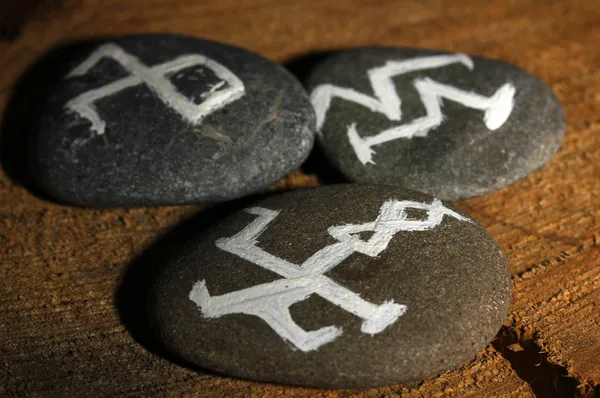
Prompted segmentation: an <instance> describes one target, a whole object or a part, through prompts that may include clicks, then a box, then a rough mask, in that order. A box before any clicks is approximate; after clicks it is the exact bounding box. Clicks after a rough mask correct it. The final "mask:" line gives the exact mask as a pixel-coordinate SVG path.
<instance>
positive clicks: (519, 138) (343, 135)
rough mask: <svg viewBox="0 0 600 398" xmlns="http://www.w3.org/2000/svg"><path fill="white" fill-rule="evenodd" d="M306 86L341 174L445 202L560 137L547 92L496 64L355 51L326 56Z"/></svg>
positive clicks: (485, 188)
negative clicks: (416, 191) (388, 185)
mask: <svg viewBox="0 0 600 398" xmlns="http://www.w3.org/2000/svg"><path fill="white" fill-rule="evenodd" d="M306 85H307V88H308V90H309V92H310V93H311V100H312V102H313V105H314V106H315V110H316V113H317V130H320V136H318V143H319V144H320V146H321V148H322V149H323V152H324V153H325V154H326V156H327V157H328V158H329V159H330V161H331V162H332V164H333V165H334V166H335V167H336V168H338V169H339V171H341V172H342V174H344V176H345V177H347V178H348V179H349V180H351V181H359V182H369V183H385V184H392V185H399V186H404V187H407V188H409V189H415V190H419V191H422V192H426V193H429V194H431V195H434V196H436V197H439V198H441V199H445V200H459V199H466V198H470V197H474V196H477V195H482V194H485V193H487V192H490V191H493V190H496V189H499V188H502V187H505V186H507V185H509V184H511V183H513V182H515V181H517V180H518V179H520V178H523V177H525V176H526V175H528V174H529V173H531V172H532V171H534V170H536V169H538V168H539V167H541V166H542V165H544V164H545V163H546V162H547V161H548V160H550V158H551V157H552V156H553V155H554V154H555V153H556V151H557V150H558V148H559V146H560V143H561V141H562V139H563V135H564V128H565V124H564V118H563V113H562V109H561V106H560V103H559V102H558V100H557V98H556V97H555V96H554V94H553V93H552V90H551V89H550V88H549V87H548V86H546V85H545V84H544V83H543V82H542V81H540V80H539V79H537V78H536V77H534V76H532V75H530V74H528V73H527V72H525V71H523V70H520V69H518V68H516V67H515V66H512V65H510V64H508V63H505V62H501V61H495V60H489V59H483V58H479V57H470V56H466V55H463V54H448V53H440V52H433V51H426V50H414V49H403V48H362V49H354V50H349V51H344V52H340V53H337V54H334V55H331V56H329V57H327V58H325V59H324V60H323V61H321V62H320V63H318V64H317V65H316V66H315V68H314V69H313V70H312V71H311V73H310V75H309V77H308V78H307V81H306Z"/></svg>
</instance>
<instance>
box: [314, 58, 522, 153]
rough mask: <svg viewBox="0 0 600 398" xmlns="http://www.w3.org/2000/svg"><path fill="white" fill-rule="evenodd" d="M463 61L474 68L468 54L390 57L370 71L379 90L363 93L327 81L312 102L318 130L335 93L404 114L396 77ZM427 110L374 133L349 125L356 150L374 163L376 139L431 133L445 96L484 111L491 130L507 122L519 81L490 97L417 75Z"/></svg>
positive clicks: (396, 117)
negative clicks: (366, 134) (370, 133)
mask: <svg viewBox="0 0 600 398" xmlns="http://www.w3.org/2000/svg"><path fill="white" fill-rule="evenodd" d="M454 63H461V64H463V65H465V66H466V67H467V68H469V69H471V70H472V69H473V67H474V66H473V60H472V59H471V58H470V57H469V56H467V55H464V54H453V55H437V56H431V57H420V58H413V59H409V60H406V61H388V62H387V63H386V64H385V65H383V66H381V67H377V68H373V69H370V70H369V71H368V72H367V76H368V77H369V81H370V82H371V86H372V87H373V92H374V94H375V95H374V96H373V97H371V96H369V95H366V94H363V93H360V92H358V91H356V90H354V89H351V88H346V87H339V86H334V85H332V84H322V85H320V86H317V87H316V88H315V89H314V90H313V92H312V93H311V102H312V104H313V107H314V108H315V112H316V114H317V130H319V131H320V130H321V128H322V127H323V124H324V123H325V116H326V114H327V111H328V110H329V106H330V105H331V100H332V99H333V98H334V97H340V98H342V99H345V100H347V101H352V102H355V103H357V104H359V105H362V106H364V107H367V108H369V109H370V110H371V111H373V112H378V113H382V114H384V115H385V116H386V117H387V118H388V119H390V120H394V121H400V120H401V119H402V110H401V108H400V107H401V104H402V101H401V100H400V97H399V96H398V93H397V92H396V87H395V85H394V82H393V81H392V78H393V77H395V76H399V75H402V74H405V73H409V72H414V71H419V70H424V69H433V68H440V67H443V66H446V65H450V64H454ZM413 85H414V87H415V88H416V89H417V92H418V93H419V96H420V98H421V101H422V102H423V105H424V107H425V110H426V112H427V114H426V115H425V116H423V117H420V118H417V119H415V120H413V121H412V122H410V123H406V124H401V125H398V126H395V127H392V128H390V129H387V130H384V131H381V132H379V133H378V134H376V135H373V136H369V137H361V136H360V135H359V134H358V132H357V131H356V123H352V124H350V125H349V126H348V130H347V135H348V139H349V141H350V144H351V145H352V147H353V148H354V151H355V153H356V156H357V157H358V159H359V160H360V161H361V162H362V163H363V164H365V165H366V164H368V163H372V164H375V162H374V161H373V155H374V154H375V151H374V150H373V149H372V148H373V147H374V146H376V145H380V144H383V143H384V142H388V141H392V140H396V139H398V138H412V137H425V136H427V133H428V132H429V131H430V130H432V129H434V128H436V127H438V126H439V125H441V124H442V122H443V121H444V114H443V113H442V98H446V99H449V100H451V101H454V102H458V103H459V104H462V105H464V106H466V107H469V108H473V109H478V110H482V111H484V115H483V120H484V122H485V125H486V126H487V128H489V129H490V130H496V129H498V128H500V126H502V125H503V124H504V122H506V120H507V119H508V117H509V116H510V114H511V113H512V110H513V107H514V95H515V91H516V89H515V87H514V86H513V85H512V84H511V83H506V84H504V85H503V86H501V87H500V88H499V89H498V90H497V91H496V92H495V93H494V94H493V95H492V96H491V97H485V96H482V95H479V94H476V93H474V92H471V91H463V90H460V89H458V88H456V87H454V86H450V85H447V84H442V83H439V82H436V81H434V80H431V79H429V78H419V79H415V80H414V82H413Z"/></svg>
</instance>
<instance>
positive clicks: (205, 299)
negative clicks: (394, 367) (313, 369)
mask: <svg viewBox="0 0 600 398" xmlns="http://www.w3.org/2000/svg"><path fill="white" fill-rule="evenodd" d="M406 209H417V210H424V211H425V212H426V213H427V218H426V219H422V220H418V219H409V218H408V215H407V213H406ZM246 212H248V213H250V214H254V215H257V216H258V217H257V218H256V219H255V220H254V221H252V222H251V223H250V224H248V225H247V226H246V227H245V228H244V229H242V230H241V231H240V232H238V233H237V234H235V235H233V236H231V237H229V238H221V239H218V240H217V241H216V245H217V247H218V248H220V249H222V250H224V251H227V252H229V253H232V254H235V255H236V256H239V257H241V258H243V259H245V260H247V261H250V262H252V263H254V264H256V265H258V266H260V267H262V268H265V269H267V270H269V271H271V272H274V273H276V274H278V275H280V276H282V277H283V279H279V280H276V281H274V282H269V283H263V284H260V285H256V286H252V287H249V288H246V289H242V290H237V291H234V292H230V293H227V294H223V295H220V296H211V295H210V294H209V292H208V288H207V286H206V282H205V281H204V280H201V281H197V282H196V283H195V284H194V286H193V288H192V290H191V292H190V294H189V299H190V300H192V301H193V302H194V303H196V305H198V307H199V308H200V310H201V312H202V314H203V315H204V316H205V317H207V318H218V317H221V316H223V315H227V314H235V313H240V314H247V315H254V316H258V317H260V318H262V319H263V320H264V321H265V322H266V323H267V324H268V325H269V326H270V327H271V328H272V329H273V330H274V331H275V332H277V333H278V334H279V335H280V336H281V337H282V338H283V339H284V340H286V341H289V342H291V343H292V344H293V345H294V346H295V347H297V348H298V349H299V350H301V351H305V352H308V351H312V350H316V349H317V348H319V347H320V346H322V345H323V344H327V343H330V342H332V341H333V340H335V339H336V338H337V337H338V336H339V335H341V334H342V330H341V329H340V328H338V327H336V326H326V327H323V328H320V329H318V330H314V331H306V330H304V329H302V328H301V327H300V326H298V325H297V324H296V323H295V322H294V320H293V319H292V317H291V315H290V311H289V308H290V306H292V305H293V304H295V303H298V302H300V301H303V300H305V299H307V298H308V297H309V296H310V295H312V294H318V295H319V296H321V297H323V298H324V299H326V300H328V301H330V302H331V303H333V304H335V305H337V306H339V307H341V308H343V309H344V310H346V311H348V312H350V313H352V314H354V315H356V316H357V317H359V318H361V319H362V320H363V322H362V325H361V331H362V332H363V333H366V334H370V335H374V334H377V333H380V332H382V331H383V330H384V329H385V328H387V327H388V326H390V325H391V324H393V323H394V322H396V320H397V319H398V318H399V317H401V316H402V315H404V313H405V312H406V311H407V307H406V305H403V304H396V303H394V302H393V300H389V301H386V302H384V303H383V304H380V305H377V304H373V303H370V302H369V301H366V300H364V299H363V298H361V297H360V295H359V294H357V293H354V292H352V291H351V290H349V289H347V288H345V287H343V286H341V285H339V284H338V283H337V282H335V281H333V280H332V279H330V278H329V277H327V276H325V273H326V272H327V271H329V270H331V269H332V268H334V267H335V266H337V265H339V264H340V263H341V262H342V261H344V260H345V259H346V258H348V257H349V256H350V255H352V254H353V253H362V254H365V255H367V256H370V257H377V256H378V255H379V254H380V253H381V252H382V251H384V250H385V249H386V248H387V246H388V244H389V242H390V241H391V239H392V238H393V237H394V235H395V234H396V233H398V232H401V231H405V232H411V231H426V230H429V229H432V228H435V227H436V226H438V225H440V224H441V222H442V220H443V218H444V216H449V217H454V218H456V219H458V220H460V221H467V222H471V221H470V220H469V219H468V218H466V217H464V216H462V215H460V214H458V213H457V212H455V211H453V210H451V209H448V208H447V207H445V206H444V205H443V204H442V202H441V201H440V200H438V199H434V200H433V201H432V203H430V204H427V203H421V202H416V201H408V200H403V201H398V200H388V201H386V202H384V203H383V205H382V206H381V208H380V210H379V215H378V216H377V219H376V220H375V221H373V222H367V223H363V224H346V225H339V226H333V227H330V228H329V229H328V230H327V232H328V233H329V235H331V236H332V237H333V238H334V239H336V240H337V242H336V243H333V244H331V245H328V246H326V247H324V248H322V249H321V250H319V251H317V252H316V253H315V254H313V255H312V256H311V257H310V258H308V259H307V260H306V261H304V263H302V264H301V265H297V264H293V263H291V262H289V261H286V260H284V259H281V258H279V257H277V256H275V255H273V254H271V253H268V252H266V251H264V250H263V249H261V248H260V247H258V238H259V237H260V235H261V234H262V233H263V232H264V231H265V230H266V228H267V227H268V225H269V224H270V223H271V222H272V221H273V220H275V218H276V217H277V215H278V214H279V211H276V210H270V209H266V208H263V207H252V208H249V209H246ZM361 232H373V234H372V236H371V237H370V238H369V240H367V241H364V240H362V239H360V236H359V234H360V233H361Z"/></svg>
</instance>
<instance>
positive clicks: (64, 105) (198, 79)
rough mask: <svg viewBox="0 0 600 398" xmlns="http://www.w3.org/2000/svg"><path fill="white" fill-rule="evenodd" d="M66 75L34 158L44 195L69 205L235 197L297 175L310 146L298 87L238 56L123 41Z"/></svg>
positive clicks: (170, 38)
mask: <svg viewBox="0 0 600 398" xmlns="http://www.w3.org/2000/svg"><path fill="white" fill-rule="evenodd" d="M69 71H70V73H69V75H67V76H65V78H64V79H63V80H62V82H61V84H60V86H59V87H57V89H56V91H55V92H54V94H53V95H52V97H51V98H50V99H49V101H48V103H47V105H46V106H45V108H44V111H43V115H42V120H41V126H40V130H39V134H37V135H36V136H35V137H34V140H33V157H32V161H33V171H34V174H35V175H36V178H37V179H38V180H39V183H40V185H41V186H42V188H43V189H45V190H46V191H47V192H48V193H49V194H51V195H53V196H54V197H56V198H57V199H60V200H63V201H66V202H70V203H75V204H81V205H92V206H128V205H162V204H185V203H198V202H216V201H223V200H228V199H232V198H237V197H242V196H245V195H248V194H250V193H253V192H256V191H260V190H262V189H264V188H266V187H267V186H269V185H270V184H272V183H274V182H276V181H278V180H279V179H280V178H281V177H283V176H284V175H285V174H287V173H289V172H290V171H292V170H294V169H295V168H297V167H298V166H299V165H300V164H301V163H302V162H303V161H304V160H305V158H306V157H307V156H308V153H309V152H310V149H311V147H312V144H313V140H314V138H313V137H314V124H315V122H314V112H313V110H312V107H311V106H310V102H309V100H308V96H307V95H306V93H305V91H304V89H303V87H302V86H301V85H300V84H299V83H298V82H297V80H296V79H295V78H294V77H293V76H292V75H291V74H289V73H288V72H287V71H286V70H284V69H283V68H282V67H280V66H279V65H277V64H275V63H273V62H271V61H269V60H268V59H265V58H263V57H261V56H259V55H257V54H253V53H251V52H248V51H246V50H243V49H240V48H237V47H232V46H228V45H225V44H221V43H215V42H210V41H206V40H200V39H196V38H190V37H183V36H175V35H139V36H129V37H125V38H120V39H115V40H111V41H109V42H106V43H100V44H99V45H98V47H96V48H95V49H94V50H93V51H91V52H89V53H86V54H82V56H81V58H80V59H77V60H75V61H73V63H72V67H71V68H70V69H69ZM229 73H231V74H232V75H233V76H235V77H237V79H239V80H240V81H241V84H240V82H236V80H235V77H232V75H230V74H229ZM242 85H243V86H242ZM209 104H211V105H210V106H209ZM92 121H94V122H95V123H92Z"/></svg>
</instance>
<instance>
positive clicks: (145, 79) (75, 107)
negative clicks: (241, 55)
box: [65, 44, 245, 134]
mask: <svg viewBox="0 0 600 398" xmlns="http://www.w3.org/2000/svg"><path fill="white" fill-rule="evenodd" d="M102 58H110V59H113V60H115V61H117V62H118V63H119V64H121V66H122V67H123V68H125V69H126V70H127V71H128V72H129V73H130V75H129V76H127V77H123V78H121V79H119V80H116V81H114V82H112V83H109V84H106V85H104V86H102V87H98V88H96V89H93V90H90V91H87V92H85V93H83V94H80V95H79V96H77V97H75V98H73V99H71V100H70V101H68V102H67V103H66V105H65V106H66V107H67V108H68V109H70V110H72V111H74V112H77V113H78V114H79V115H80V116H81V117H83V118H86V119H88V120H89V121H90V122H91V123H92V127H91V128H92V130H94V131H95V132H96V133H97V134H104V130H105V128H106V123H105V122H104V120H102V118H101V117H100V116H99V115H98V111H97V110H96V108H95V107H94V102H95V101H97V100H98V99H101V98H105V97H109V96H111V95H113V94H116V93H117V92H119V91H121V90H124V89H126V88H128V87H133V86H137V85H138V84H145V85H146V86H148V88H149V89H150V90H151V91H152V92H153V93H154V94H156V95H157V96H158V97H159V98H160V99H161V100H162V102H164V103H165V105H167V106H169V107H170V108H172V109H173V110H175V111H176V112H177V113H179V114H180V115H181V117H182V118H183V119H184V120H186V121H187V122H189V123H192V124H199V123H201V122H202V119H203V118H204V117H205V116H207V115H209V114H211V113H212V112H214V111H216V110H217V109H220V108H222V107H224V106H225V105H227V104H229V103H231V102H233V101H235V100H237V99H239V98H241V97H242V96H243V95H244V90H245V88H244V83H242V81H241V80H240V79H239V78H238V77H237V76H236V75H235V74H234V73H233V72H231V71H230V70H229V69H227V68H226V67H225V66H223V65H222V64H220V63H218V62H216V61H214V60H212V59H210V58H208V57H206V56H204V55H200V54H185V55H181V56H179V57H177V58H175V59H173V60H171V61H168V62H164V63H162V64H158V65H154V66H148V65H145V64H143V63H142V62H140V60H139V59H137V58H136V57H134V56H132V55H131V54H128V53H127V52H125V51H124V50H123V49H122V48H121V47H119V46H117V45H116V44H105V45H103V46H101V47H99V48H98V49H97V50H96V51H94V52H93V53H92V54H91V55H90V56H89V57H88V58H87V59H86V60H85V61H84V62H82V63H81V64H80V65H79V66H77V67H76V68H75V69H73V70H72V71H71V73H69V74H68V75H67V78H71V77H74V76H83V75H85V74H86V73H87V72H88V71H89V70H90V69H91V68H92V67H94V65H96V64H97V63H98V62H99V61H100V60H101V59H102ZM195 65H203V66H205V67H207V68H209V69H211V70H212V71H213V72H214V73H215V75H216V76H217V77H218V78H219V79H221V81H220V82H219V83H217V84H216V85H215V86H213V87H212V88H211V89H210V90H209V92H208V93H203V94H201V95H200V97H201V98H203V101H202V102H201V103H200V104H198V105H197V104H195V103H194V102H193V101H190V100H189V99H188V98H187V97H186V96H184V95H183V94H181V93H180V92H179V91H178V90H177V87H175V86H174V85H173V83H171V81H170V80H169V79H168V78H167V75H168V74H170V73H175V72H177V71H179V70H182V69H185V68H189V67H191V66H195ZM225 83H227V84H228V86H227V87H226V88H224V89H222V90H219V91H216V90H218V89H219V88H221V87H222V86H223V85H224V84H225Z"/></svg>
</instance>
